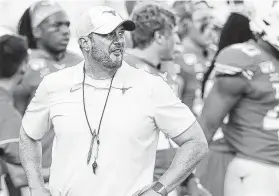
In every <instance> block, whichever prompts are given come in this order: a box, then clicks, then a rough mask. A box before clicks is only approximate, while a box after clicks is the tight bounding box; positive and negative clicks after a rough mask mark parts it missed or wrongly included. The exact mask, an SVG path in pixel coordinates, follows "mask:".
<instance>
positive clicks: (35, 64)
mask: <svg viewBox="0 0 279 196" xmlns="http://www.w3.org/2000/svg"><path fill="white" fill-rule="evenodd" d="M29 67H30V68H31V69H32V70H33V71H40V70H43V69H45V68H47V63H46V60H44V59H30V60H29Z"/></svg>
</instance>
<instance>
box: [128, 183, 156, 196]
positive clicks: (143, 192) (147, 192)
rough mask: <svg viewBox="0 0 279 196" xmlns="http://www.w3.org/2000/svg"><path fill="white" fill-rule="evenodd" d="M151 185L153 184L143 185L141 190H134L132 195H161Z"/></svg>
mask: <svg viewBox="0 0 279 196" xmlns="http://www.w3.org/2000/svg"><path fill="white" fill-rule="evenodd" d="M153 185H154V184H150V185H147V186H145V187H143V188H142V189H141V190H138V191H137V192H135V193H134V194H133V196H161V195H160V194H158V193H157V192H155V191H154V190H153V189H152V188H151V187H152V186H153Z"/></svg>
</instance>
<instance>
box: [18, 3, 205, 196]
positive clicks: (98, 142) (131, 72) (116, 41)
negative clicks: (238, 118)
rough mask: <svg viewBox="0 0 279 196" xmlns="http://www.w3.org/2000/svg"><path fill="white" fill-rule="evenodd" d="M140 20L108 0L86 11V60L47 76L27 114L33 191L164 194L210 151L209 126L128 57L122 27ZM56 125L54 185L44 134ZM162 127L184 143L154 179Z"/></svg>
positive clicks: (23, 146) (23, 139)
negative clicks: (45, 172) (44, 166)
mask: <svg viewBox="0 0 279 196" xmlns="http://www.w3.org/2000/svg"><path fill="white" fill-rule="evenodd" d="M135 26H136V25H135V24H134V23H133V22H132V21H130V20H123V19H122V18H121V17H120V16H119V14H118V13H116V11H115V10H113V9H112V8H110V7H106V6H96V7H92V8H91V9H89V10H88V11H87V12H85V13H83V14H82V15H81V17H80V21H79V23H78V29H77V35H78V43H79V45H80V48H81V50H82V53H83V55H84V59H85V61H84V62H82V63H80V64H78V65H77V66H74V67H70V68H67V69H64V70H61V71H59V72H56V73H52V74H49V75H47V76H45V77H44V79H43V81H42V82H41V84H40V86H39V87H38V90H37V92H36V94H35V97H34V98H33V99H32V101H31V103H30V105H29V106H28V109H27V111H26V113H25V116H24V118H23V121H22V128H21V133H20V155H21V160H22V164H23V167H24V168H25V171H26V174H27V178H28V182H29V187H30V190H31V193H32V195H40V196H49V195H53V196H57V195H59V196H66V195H67V196H92V195H96V196H109V195H115V196H131V195H133V194H134V195H145V196H152V195H154V196H160V195H163V196H166V195H167V194H168V193H169V192H170V191H172V190H173V189H174V188H175V187H176V186H177V185H179V184H180V183H181V182H182V181H183V180H185V178H186V177H187V176H188V175H189V174H190V173H191V172H192V170H193V169H194V167H195V166H196V164H197V163H198V162H199V161H200V160H201V159H202V158H203V157H204V155H205V154H206V152H207V143H206V140H205V136H204V134H203V131H202V130H201V128H200V126H199V124H198V123H197V121H196V119H195V117H194V115H193V114H192V113H191V112H190V110H189V108H188V107H187V106H185V105H184V104H182V103H181V101H180V100H179V99H178V98H177V97H176V96H175V95H174V93H173V91H172V90H171V88H170V87H169V86H168V84H167V83H166V82H165V81H164V80H163V79H162V78H161V77H159V76H155V75H152V74H150V73H147V72H145V71H143V70H139V69H136V68H133V67H131V66H129V65H128V64H127V63H125V62H124V61H123V52H124V44H125V39H124V32H125V30H126V31H132V30H134V29H135ZM50 127H53V128H54V132H55V140H54V147H53V156H52V165H51V174H50V181H49V188H50V191H49V190H47V189H46V188H45V187H44V182H43V177H42V174H41V166H40V165H41V159H42V157H41V146H40V140H41V138H42V137H43V136H44V134H46V133H47V132H48V131H49V130H50ZM159 131H163V132H164V133H165V134H167V135H168V136H169V137H171V138H172V139H173V140H174V141H175V142H176V143H177V144H178V145H179V146H180V148H179V149H178V150H177V154H176V155H175V157H174V160H173V163H172V165H171V166H170V168H169V170H167V172H166V173H165V174H164V175H163V176H162V177H161V178H160V179H159V181H157V182H155V183H152V181H153V171H154V164H155V153H156V147H157V142H158V135H159Z"/></svg>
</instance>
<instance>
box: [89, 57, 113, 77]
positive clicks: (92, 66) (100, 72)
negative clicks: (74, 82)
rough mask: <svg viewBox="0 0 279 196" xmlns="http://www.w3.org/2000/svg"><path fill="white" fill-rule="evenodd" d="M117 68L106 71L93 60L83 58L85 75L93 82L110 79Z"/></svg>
mask: <svg viewBox="0 0 279 196" xmlns="http://www.w3.org/2000/svg"><path fill="white" fill-rule="evenodd" d="M117 70H118V68H114V69H107V68H105V67H103V66H102V65H101V64H100V63H98V62H96V61H94V60H93V59H89V58H85V73H86V74H87V75H88V76H89V77H91V78H93V79H95V80H105V79H110V78H112V77H113V75H114V74H115V73H116V71H117Z"/></svg>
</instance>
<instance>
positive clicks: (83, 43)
mask: <svg viewBox="0 0 279 196" xmlns="http://www.w3.org/2000/svg"><path fill="white" fill-rule="evenodd" d="M78 44H79V47H80V49H81V50H82V51H86V52H89V51H90V49H91V41H90V39H89V38H88V37H81V38H79V40H78Z"/></svg>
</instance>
